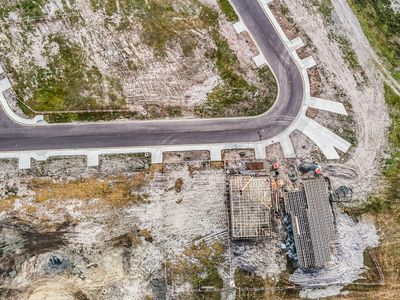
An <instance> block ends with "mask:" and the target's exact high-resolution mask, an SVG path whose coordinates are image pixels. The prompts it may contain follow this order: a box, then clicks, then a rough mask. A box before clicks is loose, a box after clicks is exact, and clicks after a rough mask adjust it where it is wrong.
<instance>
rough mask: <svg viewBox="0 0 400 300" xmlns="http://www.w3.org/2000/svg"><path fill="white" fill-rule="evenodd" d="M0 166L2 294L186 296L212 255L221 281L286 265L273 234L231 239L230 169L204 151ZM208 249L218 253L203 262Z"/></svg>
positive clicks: (273, 272)
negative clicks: (240, 241) (163, 159)
mask: <svg viewBox="0 0 400 300" xmlns="http://www.w3.org/2000/svg"><path fill="white" fill-rule="evenodd" d="M176 155H177V154H176V153H175V157H176ZM185 155H186V154H185V153H182V154H180V155H178V156H177V157H185ZM198 155H200V156H201V155H202V153H198ZM1 169H2V172H1V183H0V190H1V193H2V200H1V202H0V206H1V213H0V233H1V234H0V247H1V250H2V252H1V264H0V269H1V273H2V276H1V278H0V281H1V285H2V288H3V289H2V291H1V294H0V295H1V297H5V298H7V299H147V298H148V299H165V294H166V293H167V292H168V293H169V294H172V295H175V296H176V297H177V298H182V299H185V297H189V295H190V294H191V293H192V289H193V288H194V287H196V286H193V285H192V283H193V280H200V278H201V277H198V275H197V273H196V272H195V273H192V270H201V268H205V270H207V268H208V267H210V264H212V266H215V268H217V270H218V273H219V275H218V276H219V277H220V278H221V279H220V280H221V282H222V284H223V286H230V284H231V282H232V280H233V274H234V270H235V268H236V267H237V266H243V265H245V266H251V267H252V268H254V270H256V272H257V274H258V275H259V276H262V277H263V278H265V279H267V278H269V279H273V278H276V277H277V276H279V274H280V273H281V272H282V271H284V270H285V265H286V261H285V259H284V254H283V253H280V252H279V251H278V250H279V249H278V248H277V247H276V246H275V244H276V242H277V241H275V240H273V241H272V242H271V241H261V242H260V243H251V244H247V245H235V244H231V243H230V241H229V235H228V229H227V224H228V220H227V210H226V209H227V208H226V204H225V171H224V169H222V168H215V167H213V166H212V165H210V163H209V162H208V161H207V159H205V160H203V162H201V161H198V160H197V161H189V162H186V161H184V160H183V161H182V160H181V161H179V160H178V161H176V160H175V161H174V162H173V163H169V164H165V165H164V166H161V165H158V166H157V165H153V166H151V165H150V166H149V165H148V158H147V157H145V156H137V155H136V156H135V155H133V156H108V157H102V158H101V163H100V166H99V167H96V168H87V167H86V166H85V161H84V159H83V158H79V157H78V158H72V159H71V158H68V159H65V158H60V159H52V160H49V161H47V162H39V163H34V165H33V168H32V169H30V170H27V171H19V170H17V168H16V161H11V160H10V161H1ZM93 178H94V179H95V180H94V181H93V180H92V179H93ZM126 184H127V185H128V186H129V187H130V189H129V190H126ZM109 187H111V189H109ZM136 195H141V197H136ZM210 249H211V250H210ZM212 249H215V251H217V253H218V259H216V260H215V261H212V260H209V261H208V262H204V261H203V258H204V253H209V252H208V251H213V250H212ZM232 253H235V254H234V256H233V254H232ZM206 257H209V254H207V256H206ZM187 264H190V267H188V265H187ZM232 270H233V271H232ZM196 278H197V279H196ZM46 297H47V298H46ZM146 297H147V298H146Z"/></svg>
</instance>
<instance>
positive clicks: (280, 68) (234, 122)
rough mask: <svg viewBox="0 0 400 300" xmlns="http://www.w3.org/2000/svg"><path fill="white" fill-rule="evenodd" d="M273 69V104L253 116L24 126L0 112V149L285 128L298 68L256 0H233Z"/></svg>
mask: <svg viewBox="0 0 400 300" xmlns="http://www.w3.org/2000/svg"><path fill="white" fill-rule="evenodd" d="M233 2H234V5H235V7H236V9H237V10H238V12H239V14H240V16H241V18H242V20H243V21H244V22H245V24H246V25H247V27H248V29H249V30H250V31H251V34H252V35H253V37H254V38H255V40H256V42H257V44H258V46H259V48H260V49H261V51H262V53H263V54H264V56H265V57H266V59H267V60H268V62H269V65H270V67H271V68H272V70H273V72H274V73H275V75H276V77H277V79H278V84H279V88H280V94H279V97H278V99H277V101H276V103H275V105H274V106H273V107H272V108H271V109H270V110H269V111H268V112H267V113H265V114H263V115H261V116H258V117H253V118H237V119H215V120H212V119H211V120H210V119H207V120H172V121H132V122H126V123H125V122H124V123H108V124H107V123H102V124H95V123H92V124H65V125H64V124H63V125H56V124H54V125H47V126H24V125H20V124H17V123H14V122H13V121H12V120H10V119H9V118H8V116H7V115H6V114H5V113H4V112H3V111H2V110H1V111H0V151H18V150H47V149H75V148H103V147H127V146H155V145H184V144H211V143H239V142H255V141H259V140H264V139H268V138H271V137H273V136H276V135H277V134H279V133H281V132H282V131H283V130H285V129H286V128H287V127H288V126H289V125H290V124H291V123H292V122H293V121H294V119H295V118H296V116H297V114H298V112H299V110H300V109H301V105H302V99H303V84H302V78H301V75H300V71H299V69H298V68H297V66H296V64H295V62H294V61H293V59H292V58H291V56H290V54H289V52H288V51H287V49H286V48H285V46H284V44H283V42H282V41H281V39H280V38H279V36H278V34H277V32H276V31H275V29H274V27H273V26H272V24H271V23H270V21H269V19H268V18H267V16H266V15H265V13H264V11H263V9H262V7H261V6H260V4H259V3H258V1H256V0H233Z"/></svg>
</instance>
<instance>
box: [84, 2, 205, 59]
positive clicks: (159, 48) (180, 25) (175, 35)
mask: <svg viewBox="0 0 400 300" xmlns="http://www.w3.org/2000/svg"><path fill="white" fill-rule="evenodd" d="M118 3H119V6H117V1H115V0H105V1H99V0H91V5H92V8H93V9H94V10H103V11H104V13H105V15H106V16H108V19H106V21H107V23H109V24H112V25H114V28H115V29H117V30H118V31H123V30H126V29H134V26H137V25H136V23H135V22H134V18H132V16H134V17H135V18H136V19H138V20H139V22H140V25H141V26H142V30H141V31H140V33H141V40H142V42H143V43H145V44H146V45H147V46H149V47H151V48H152V49H153V50H154V52H155V54H156V55H158V56H165V55H166V52H165V50H166V47H167V44H168V43H178V44H179V45H180V46H181V48H182V51H183V52H184V54H185V55H190V54H191V53H192V52H193V50H194V49H195V47H196V45H197V39H196V38H195V34H194V33H193V32H192V29H193V28H196V29H202V28H204V24H202V22H201V21H200V19H199V18H198V16H196V15H195V14H194V13H193V14H192V10H191V9H189V6H190V3H188V4H187V7H186V6H183V7H182V8H180V9H177V8H175V7H174V5H173V1H171V0H164V1H159V0H137V1H131V0H119V1H118ZM115 15H118V16H119V17H120V20H119V21H118V22H116V21H115V20H114V19H113V18H112V17H113V16H115Z"/></svg>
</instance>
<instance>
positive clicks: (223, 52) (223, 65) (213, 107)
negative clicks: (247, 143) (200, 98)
mask: <svg viewBox="0 0 400 300" xmlns="http://www.w3.org/2000/svg"><path fill="white" fill-rule="evenodd" d="M211 19H212V18H211ZM218 29H219V28H218V27H217V25H215V27H214V29H213V32H212V35H213V39H214V42H215V44H216V46H217V49H216V51H215V52H212V53H209V55H210V57H211V58H214V59H215V64H216V67H217V70H218V73H219V74H220V76H221V78H222V79H223V83H221V84H220V85H218V86H217V87H216V88H215V89H214V90H212V91H211V92H210V93H209V94H208V95H207V100H206V102H205V103H204V104H202V105H200V106H198V107H196V109H195V112H196V114H197V115H198V116H200V117H212V118H215V117H238V116H255V115H259V114H261V113H264V112H266V111H267V110H268V109H269V108H270V107H271V106H272V104H273V102H274V101H275V98H276V96H277V91H278V89H277V84H276V81H275V78H274V76H273V74H272V72H271V70H270V69H269V68H268V67H263V68H261V69H259V71H258V72H259V80H260V84H259V86H262V87H265V89H264V90H262V89H259V88H257V87H256V86H255V85H252V84H249V83H248V82H247V81H246V80H245V79H244V77H243V76H242V75H241V73H242V70H241V68H240V63H239V60H238V58H237V56H236V55H235V53H234V52H233V51H232V49H230V47H229V45H228V43H227V41H226V40H225V38H224V37H223V36H222V35H221V34H220V33H219V30H218Z"/></svg>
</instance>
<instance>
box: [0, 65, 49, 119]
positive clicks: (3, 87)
mask: <svg viewBox="0 0 400 300" xmlns="http://www.w3.org/2000/svg"><path fill="white" fill-rule="evenodd" d="M3 73H4V70H3V68H2V67H1V66H0V75H1V74H3ZM10 88H11V83H10V81H9V80H8V79H7V78H4V79H2V80H0V103H1V106H2V107H3V109H4V112H5V113H6V114H7V116H8V117H9V118H10V119H11V120H13V121H14V122H17V123H20V124H24V125H39V124H47V122H46V121H45V120H44V119H43V116H42V115H37V116H35V117H34V118H32V119H26V118H23V117H20V116H18V115H17V114H16V113H15V112H14V111H13V110H12V109H11V107H10V106H9V105H8V102H7V100H6V98H5V97H4V94H3V93H4V92H5V91H7V90H8V89H10Z"/></svg>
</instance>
